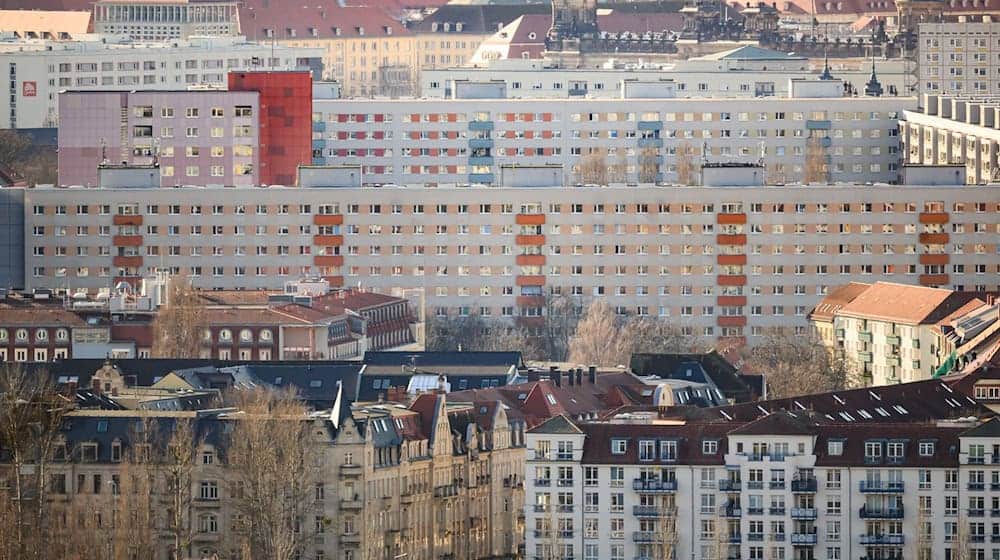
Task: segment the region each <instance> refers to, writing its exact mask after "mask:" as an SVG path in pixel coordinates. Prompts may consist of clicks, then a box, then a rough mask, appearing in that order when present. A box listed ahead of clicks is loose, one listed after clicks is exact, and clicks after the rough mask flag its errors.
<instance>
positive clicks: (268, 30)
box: [264, 27, 274, 37]
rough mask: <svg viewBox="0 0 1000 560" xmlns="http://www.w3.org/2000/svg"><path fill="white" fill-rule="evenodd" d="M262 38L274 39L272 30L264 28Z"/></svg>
mask: <svg viewBox="0 0 1000 560" xmlns="http://www.w3.org/2000/svg"><path fill="white" fill-rule="evenodd" d="M264 36H265V37H274V30H273V29H269V28H267V27H265V28H264Z"/></svg>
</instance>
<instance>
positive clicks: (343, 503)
mask: <svg viewBox="0 0 1000 560" xmlns="http://www.w3.org/2000/svg"><path fill="white" fill-rule="evenodd" d="M340 509H342V510H348V511H353V510H359V509H361V500H359V499H358V497H357V496H355V497H354V499H353V500H340Z"/></svg>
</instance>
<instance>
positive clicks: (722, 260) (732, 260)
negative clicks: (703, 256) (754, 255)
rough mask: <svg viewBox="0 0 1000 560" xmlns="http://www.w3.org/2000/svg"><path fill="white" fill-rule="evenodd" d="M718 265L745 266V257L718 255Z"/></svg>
mask: <svg viewBox="0 0 1000 560" xmlns="http://www.w3.org/2000/svg"><path fill="white" fill-rule="evenodd" d="M719 264H737V265H743V264H747V256H746V255H719Z"/></svg>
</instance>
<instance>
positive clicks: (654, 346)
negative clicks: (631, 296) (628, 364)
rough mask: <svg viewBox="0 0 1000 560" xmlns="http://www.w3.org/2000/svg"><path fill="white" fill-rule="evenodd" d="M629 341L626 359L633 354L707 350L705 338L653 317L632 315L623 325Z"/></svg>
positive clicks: (625, 339) (626, 338) (625, 338)
mask: <svg viewBox="0 0 1000 560" xmlns="http://www.w3.org/2000/svg"><path fill="white" fill-rule="evenodd" d="M622 330H623V331H624V335H623V336H622V339H623V340H624V341H626V342H627V343H628V346H627V348H625V349H624V350H625V352H626V355H625V359H628V358H630V357H631V356H632V354H637V353H646V354H666V353H679V352H698V351H702V350H707V349H708V348H707V347H706V345H705V343H704V341H703V340H701V339H700V338H698V337H697V336H694V335H689V334H685V333H684V331H683V330H682V329H681V328H680V327H678V326H677V325H674V324H671V323H670V322H668V321H665V320H663V319H659V318H652V317H630V318H628V319H627V320H626V321H625V322H624V324H623V325H622Z"/></svg>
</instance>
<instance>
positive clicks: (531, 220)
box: [514, 214, 545, 226]
mask: <svg viewBox="0 0 1000 560" xmlns="http://www.w3.org/2000/svg"><path fill="white" fill-rule="evenodd" d="M514 220H515V221H516V223H517V225H519V226H540V225H542V224H544V223H545V214H518V215H517V216H516V217H515V218H514Z"/></svg>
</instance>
